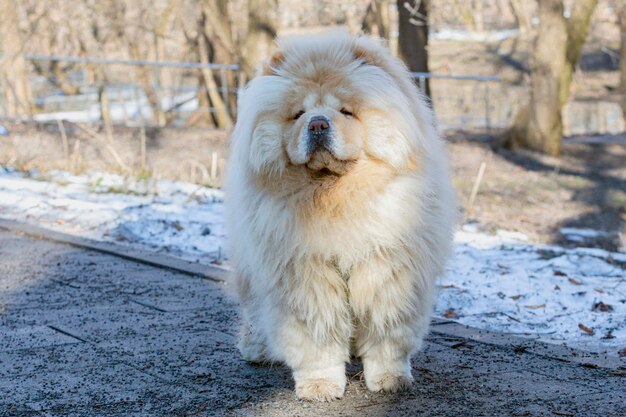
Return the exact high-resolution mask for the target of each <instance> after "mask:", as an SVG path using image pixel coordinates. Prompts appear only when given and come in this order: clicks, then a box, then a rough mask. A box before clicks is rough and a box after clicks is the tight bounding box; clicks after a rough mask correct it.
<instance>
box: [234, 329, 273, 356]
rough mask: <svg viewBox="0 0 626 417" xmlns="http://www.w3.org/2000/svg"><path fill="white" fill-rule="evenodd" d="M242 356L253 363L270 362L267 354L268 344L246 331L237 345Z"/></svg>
mask: <svg viewBox="0 0 626 417" xmlns="http://www.w3.org/2000/svg"><path fill="white" fill-rule="evenodd" d="M237 347H238V348H239V352H240V353H241V356H242V357H243V358H244V359H245V360H246V361H248V362H251V363H265V362H269V360H268V357H267V354H266V346H265V344H264V343H263V342H262V341H261V340H260V338H258V337H256V338H255V337H253V336H252V335H250V334H246V333H244V334H243V335H241V338H240V339H239V344H238V345H237Z"/></svg>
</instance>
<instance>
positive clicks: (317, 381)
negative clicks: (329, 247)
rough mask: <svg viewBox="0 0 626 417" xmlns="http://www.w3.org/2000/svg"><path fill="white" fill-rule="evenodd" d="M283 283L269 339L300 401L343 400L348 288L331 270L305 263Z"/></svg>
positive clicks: (348, 332) (348, 326)
mask: <svg viewBox="0 0 626 417" xmlns="http://www.w3.org/2000/svg"><path fill="white" fill-rule="evenodd" d="M295 276H296V277H297V278H293V279H292V280H290V281H286V282H285V292H284V293H285V294H287V295H286V297H285V298H283V299H282V300H281V301H282V302H281V308H280V312H279V313H278V312H277V313H275V314H272V319H274V320H277V323H276V334H275V337H268V342H269V344H270V349H274V348H276V349H277V350H279V351H280V356H281V357H282V358H283V360H284V361H285V363H286V364H287V365H288V366H289V367H290V368H291V369H292V370H293V377H294V380H295V384H296V395H297V396H298V397H299V398H303V399H308V400H318V401H330V400H333V399H335V398H340V397H342V396H343V393H344V390H345V385H346V375H345V363H346V362H347V361H348V360H349V353H350V352H349V350H350V337H351V332H352V321H351V315H350V310H349V306H348V302H347V301H348V300H347V294H346V290H347V288H346V283H345V282H344V281H343V279H342V278H341V277H340V276H339V275H337V273H336V271H335V270H334V269H333V268H332V266H330V265H326V264H323V263H320V264H315V263H313V262H306V263H303V265H299V267H298V269H297V270H296V271H295Z"/></svg>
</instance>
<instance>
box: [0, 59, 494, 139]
mask: <svg viewBox="0 0 626 417" xmlns="http://www.w3.org/2000/svg"><path fill="white" fill-rule="evenodd" d="M18 56H20V57H21V58H23V59H25V60H28V61H43V62H64V63H69V64H76V65H75V66H74V70H75V71H74V72H73V73H72V74H70V77H68V78H69V79H70V80H71V81H72V83H73V84H74V85H76V86H77V87H78V90H79V94H77V95H64V94H59V90H58V89H57V87H58V86H55V84H54V83H53V82H52V81H54V79H50V78H46V79H44V78H43V77H39V78H38V79H36V80H33V85H36V87H37V88H34V90H35V91H36V92H37V94H36V96H37V98H36V100H35V101H36V104H37V106H38V112H37V114H35V116H34V118H35V119H36V120H55V119H66V120H69V121H94V122H97V121H98V120H100V119H101V118H102V114H101V113H100V112H101V109H100V108H99V107H98V106H97V104H98V102H97V100H98V90H99V89H101V88H104V89H105V90H106V91H107V93H108V101H109V102H108V104H107V105H108V106H109V111H110V113H111V116H112V119H113V121H114V122H115V123H116V124H124V125H147V124H148V125H149V124H151V123H154V120H151V109H150V108H149V106H148V104H149V103H148V100H147V94H146V92H145V91H144V88H143V87H145V86H142V85H141V84H140V83H139V82H138V80H137V79H135V78H136V75H135V76H134V77H133V74H134V72H130V73H129V72H128V71H126V70H120V69H119V68H117V67H119V66H131V67H137V66H145V67H151V68H153V69H154V71H155V73H156V72H158V69H160V68H166V69H169V70H171V71H170V72H172V73H175V74H176V76H175V77H173V78H175V81H176V82H175V83H173V84H171V85H165V84H161V83H160V82H158V81H157V82H155V83H153V85H152V86H151V87H152V89H153V90H154V92H155V93H156V94H157V96H158V97H159V102H158V103H159V106H160V110H161V111H163V112H166V113H167V114H168V115H170V116H172V117H170V120H173V122H174V124H175V125H176V124H183V123H186V121H187V119H188V117H189V116H190V115H191V114H193V113H202V112H205V113H215V112H216V108H215V107H213V106H208V107H202V105H201V103H200V102H198V101H197V93H198V91H199V90H200V89H205V90H206V88H207V87H206V86H205V85H200V84H198V77H197V74H195V71H202V70H205V69H210V70H212V71H214V74H215V76H216V77H215V78H216V79H217V81H218V83H216V84H215V86H214V87H213V88H214V89H215V90H217V92H218V94H219V95H220V96H221V98H222V100H223V102H225V103H230V105H231V108H234V106H233V105H232V104H233V102H234V100H236V94H235V93H236V90H237V88H238V87H239V86H238V85H237V82H235V83H234V84H233V83H232V82H231V83H230V84H229V83H228V82H227V81H226V79H227V73H228V72H231V73H232V74H234V75H233V77H232V78H233V79H236V80H239V79H240V77H239V75H240V66H239V65H237V64H216V63H199V62H179V61H176V62H174V61H149V60H123V59H108V58H97V57H83V56H60V55H41V54H21V55H18ZM0 57H2V54H1V53H0ZM81 64H82V65H81ZM85 65H90V66H95V67H99V68H103V67H105V66H106V67H107V73H108V76H107V77H106V81H105V80H99V81H97V83H94V81H93V80H87V81H85V80H86V76H85V73H86V68H87V67H86V66H85ZM116 69H117V70H116ZM176 71H178V72H176ZM190 74H191V75H190ZM411 75H412V76H413V77H414V78H415V79H416V81H417V84H418V87H419V88H421V89H422V90H424V88H425V83H426V80H427V79H430V80H432V84H433V86H434V88H432V89H431V92H432V101H433V104H434V107H435V111H436V113H437V115H438V119H439V121H440V127H441V128H443V129H449V128H480V129H486V130H487V131H490V130H491V129H492V127H493V117H492V115H491V112H492V111H494V109H497V107H498V106H496V107H495V108H494V107H492V103H494V102H496V101H497V100H494V99H492V97H491V95H492V94H493V91H492V89H491V88H490V84H493V83H498V84H501V82H502V80H501V78H499V77H496V76H483V75H458V74H434V73H424V72H413V73H411ZM153 80H159V77H156V76H155V77H153ZM448 83H463V86H462V87H461V88H457V87H456V84H455V87H454V88H450V87H449V85H448ZM477 89H478V90H477ZM466 90H467V91H466ZM499 93H500V94H501V93H502V91H499ZM0 96H1V95H0ZM500 99H501V97H498V100H500ZM477 103H480V105H478V106H477V105H476V104H477ZM153 104H154V103H153ZM0 108H1V106H0ZM2 116H3V114H2V112H0V117H2ZM500 124H502V120H501V123H500Z"/></svg>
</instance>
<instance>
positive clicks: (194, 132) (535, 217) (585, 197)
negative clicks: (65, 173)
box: [0, 123, 626, 250]
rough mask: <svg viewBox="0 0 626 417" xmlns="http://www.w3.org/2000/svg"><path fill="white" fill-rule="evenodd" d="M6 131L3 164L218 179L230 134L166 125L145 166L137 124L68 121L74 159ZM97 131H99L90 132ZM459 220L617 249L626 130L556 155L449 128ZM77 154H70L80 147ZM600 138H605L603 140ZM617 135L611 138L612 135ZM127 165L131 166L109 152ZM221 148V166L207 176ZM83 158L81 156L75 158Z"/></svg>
mask: <svg viewBox="0 0 626 417" xmlns="http://www.w3.org/2000/svg"><path fill="white" fill-rule="evenodd" d="M5 125H6V124H5ZM6 126H7V127H8V128H9V131H10V132H11V133H10V135H9V136H0V164H1V165H5V166H13V167H16V168H18V169H21V170H30V169H35V170H43V171H45V170H49V169H70V170H72V169H73V170H75V171H76V172H82V171H85V170H99V171H110V172H111V171H112V172H119V173H122V174H125V175H128V176H129V177H137V178H142V177H145V176H154V177H159V178H171V179H177V180H184V181H192V182H197V183H203V184H207V185H215V184H216V185H219V184H220V183H221V174H222V172H223V168H224V166H223V165H224V162H225V160H226V159H227V153H228V144H227V140H228V139H227V134H226V133H224V132H215V131H208V130H202V129H176V128H166V129H160V130H149V131H147V132H146V142H147V146H146V167H145V169H144V170H142V169H141V164H140V159H141V157H140V154H141V152H140V137H141V132H140V131H139V129H132V128H116V130H115V131H114V134H113V135H112V137H111V140H110V141H109V140H107V139H106V138H105V135H104V133H103V132H102V131H101V130H102V129H101V130H100V131H98V130H97V127H93V126H92V127H90V128H89V129H92V132H91V133H86V131H84V130H83V129H81V128H80V127H78V126H77V125H73V124H69V123H66V124H65V125H64V126H65V130H66V134H67V138H68V148H69V150H70V151H69V153H70V155H69V161H68V160H66V159H65V157H64V152H63V144H62V139H61V134H60V131H59V127H58V125H57V124H37V125H34V124H30V125H6ZM93 133H96V134H97V136H98V138H96V137H95V136H93ZM446 138H447V140H448V144H449V145H448V148H449V152H450V158H451V166H452V175H453V180H454V185H455V187H456V189H457V190H458V203H459V207H460V209H461V215H460V216H461V218H460V222H463V223H468V222H475V223H476V224H477V226H478V227H479V228H481V229H484V230H486V231H489V232H495V231H497V230H498V229H504V230H510V231H517V232H521V233H524V234H526V235H528V237H529V239H530V240H531V241H535V242H544V243H559V244H563V245H565V246H568V245H576V244H577V245H581V244H582V245H584V246H592V247H600V248H604V249H609V250H618V249H619V248H622V250H623V248H624V247H626V243H625V242H624V235H625V232H626V135H622V136H613V137H612V142H614V143H612V144H595V145H594V144H581V143H573V142H575V141H576V140H575V139H565V141H564V145H563V154H562V156H561V157H560V158H558V159H557V158H551V157H547V156H543V155H539V154H536V153H532V152H526V151H520V150H516V151H512V150H506V149H502V148H499V147H497V146H496V145H495V144H496V139H494V138H490V137H488V136H481V135H476V134H473V135H470V134H467V133H463V132H450V133H448V134H446ZM77 142H80V145H78V150H77V154H78V155H80V156H79V157H76V156H75V155H74V153H75V151H76V149H77V145H76V143H77ZM604 142H607V141H606V140H605V141H604ZM609 142H611V140H609ZM111 149H114V150H115V152H116V153H117V154H118V156H119V157H120V158H121V159H122V161H123V164H124V165H126V166H127V168H128V170H127V171H125V170H124V169H123V168H122V167H121V166H120V164H119V163H118V162H117V160H116V158H115V157H114V155H113V154H112V152H111ZM213 153H215V155H216V157H217V160H218V164H219V167H217V169H216V170H215V171H216V173H217V178H216V179H211V178H210V175H209V174H210V171H211V165H212V159H213ZM76 160H78V163H77V164H74V162H75V161H76ZM483 162H484V163H485V167H486V169H485V173H484V176H483V179H482V181H481V182H480V184H479V189H478V194H477V196H476V198H475V201H474V204H473V206H472V207H469V204H468V203H469V197H470V194H471V191H472V188H473V187H474V183H475V180H476V177H477V174H478V171H479V168H480V165H481V163H483ZM563 227H567V228H589V229H594V230H599V231H603V232H605V233H604V234H601V235H600V236H596V237H592V238H586V240H585V241H583V242H572V241H568V240H567V239H565V237H564V236H563V235H562V234H561V233H560V229H561V228H563Z"/></svg>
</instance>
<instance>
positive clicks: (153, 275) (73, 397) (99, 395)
mask: <svg viewBox="0 0 626 417" xmlns="http://www.w3.org/2000/svg"><path fill="white" fill-rule="evenodd" d="M48 237H49V236H48ZM72 239H74V240H75V238H72ZM74 243H76V242H74ZM124 251H125V250H124V249H122V254H124V253H123V252H124ZM109 252H111V251H109ZM113 252H115V251H113ZM194 268H195V270H197V269H198V266H197V265H196V266H193V265H190V270H194ZM182 269H184V268H182ZM236 332H237V313H236V304H235V302H234V301H233V299H232V298H231V297H230V296H229V294H228V285H227V284H225V283H224V282H215V281H211V280H208V279H203V278H200V277H198V276H192V275H190V274H186V273H182V272H175V271H172V270H167V269H164V268H160V267H157V266H154V265H147V264H145V263H140V262H137V261H133V260H129V259H122V258H120V257H119V256H114V255H111V254H110V253H108V254H107V253H102V252H100V251H96V250H87V249H85V248H80V247H76V246H70V245H68V244H64V243H58V242H53V241H50V240H47V239H41V238H33V237H32V236H26V235H24V234H20V233H14V232H7V231H0V416H14V415H15V416H22V415H24V416H35V415H36V416H39V415H42V416H44V415H50V416H74V415H76V416H79V415H80V416H95V415H106V416H134V415H141V416H143V415H155V416H205V415H206V416H209V415H245V416H325V415H328V416H335V415H336V416H387V415H389V416H418V415H424V416H500V415H502V416H542V415H545V416H626V360H624V359H619V358H607V357H602V356H599V355H592V354H586V353H583V352H578V351H574V350H570V349H567V348H563V347H558V346H548V345H543V344H540V343H536V342H532V341H528V340H523V339H518V338H515V337H511V336H506V335H499V334H494V333H489V332H484V331H479V330H476V329H471V328H466V327H464V326H461V325H459V324H456V323H451V322H445V321H436V322H435V323H434V325H433V328H432V332H431V335H430V336H429V337H428V340H427V342H426V344H425V349H424V351H422V352H421V353H419V354H417V355H416V356H415V358H414V360H413V374H414V376H415V380H416V383H415V384H414V386H413V388H412V390H411V391H410V392H407V393H402V394H394V395H385V394H373V393H370V392H368V391H367V389H366V388H365V384H364V383H363V381H362V380H361V372H360V366H359V365H358V364H352V365H350V367H349V375H350V383H349V385H348V389H347V391H346V395H345V398H343V399H341V400H338V401H335V402H333V403H326V404H318V403H308V402H302V401H299V400H297V399H296V398H295V395H294V392H293V382H292V380H291V377H290V374H289V371H288V370H287V369H286V368H285V367H283V366H280V365H274V366H271V367H257V366H251V365H249V364H247V363H245V362H244V361H243V360H242V359H241V358H240V356H239V354H238V352H237V350H236V348H235V341H236Z"/></svg>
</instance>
